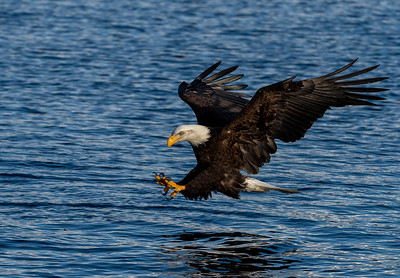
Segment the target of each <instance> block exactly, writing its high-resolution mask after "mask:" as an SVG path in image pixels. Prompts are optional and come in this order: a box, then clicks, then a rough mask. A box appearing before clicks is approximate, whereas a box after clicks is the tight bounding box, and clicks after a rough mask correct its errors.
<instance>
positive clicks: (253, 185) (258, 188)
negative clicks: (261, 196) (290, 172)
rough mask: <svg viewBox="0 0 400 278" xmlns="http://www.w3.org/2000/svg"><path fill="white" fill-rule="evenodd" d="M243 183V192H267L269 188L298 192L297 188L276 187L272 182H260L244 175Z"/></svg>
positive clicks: (285, 191)
mask: <svg viewBox="0 0 400 278" xmlns="http://www.w3.org/2000/svg"><path fill="white" fill-rule="evenodd" d="M244 185H245V188H243V189H242V191H245V192H267V191H269V190H277V191H280V192H283V193H299V191H298V190H297V189H289V188H281V187H277V186H274V185H272V184H268V183H266V182H262V181H259V180H256V179H253V178H250V177H246V181H245V184H244Z"/></svg>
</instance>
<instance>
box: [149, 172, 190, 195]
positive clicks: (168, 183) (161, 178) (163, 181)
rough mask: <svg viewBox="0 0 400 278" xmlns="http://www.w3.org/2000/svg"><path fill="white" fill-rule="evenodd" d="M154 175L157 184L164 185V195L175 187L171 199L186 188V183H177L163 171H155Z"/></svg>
mask: <svg viewBox="0 0 400 278" xmlns="http://www.w3.org/2000/svg"><path fill="white" fill-rule="evenodd" d="M154 177H155V179H156V180H155V181H156V183H157V184H159V185H162V186H164V190H163V191H164V193H162V194H163V195H167V193H168V191H169V189H170V188H173V190H174V191H173V192H172V193H171V195H170V198H169V200H171V199H172V198H174V197H175V196H176V194H178V193H179V192H180V191H182V190H185V186H184V185H179V184H176V183H175V182H173V181H172V179H171V178H169V177H166V176H165V175H164V174H163V173H160V174H157V173H154Z"/></svg>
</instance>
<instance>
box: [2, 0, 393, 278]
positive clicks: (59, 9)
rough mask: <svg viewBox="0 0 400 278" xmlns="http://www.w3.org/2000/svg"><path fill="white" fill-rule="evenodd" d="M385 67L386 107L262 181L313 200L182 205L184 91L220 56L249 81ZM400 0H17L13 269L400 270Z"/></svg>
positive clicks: (6, 68) (312, 144)
mask: <svg viewBox="0 0 400 278" xmlns="http://www.w3.org/2000/svg"><path fill="white" fill-rule="evenodd" d="M357 57H358V58H359V61H358V62H357V63H356V64H355V66H354V68H353V69H354V70H359V69H362V68H365V67H368V66H372V65H375V64H381V67H379V68H378V69H377V70H375V71H374V72H373V73H370V74H367V76H368V77H372V76H389V77H390V79H388V80H385V81H383V82H381V83H380V84H379V85H380V86H382V87H385V88H388V89H390V91H387V92H382V93H379V95H380V96H383V97H385V98H387V100H386V101H384V102H381V106H377V107H345V108H340V109H333V110H331V111H328V112H327V114H326V116H325V117H324V118H323V119H321V120H319V121H318V122H317V123H316V124H315V125H314V126H313V128H312V129H311V130H310V131H309V132H308V133H307V135H306V137H305V138H304V139H302V140H300V141H298V142H295V143H292V144H283V143H281V142H279V144H278V152H277V153H276V154H275V155H274V156H273V158H272V161H271V163H270V164H268V165H265V166H264V168H263V169H262V171H261V172H260V174H259V175H258V176H257V178H258V179H260V180H263V181H266V182H269V183H271V184H274V185H280V186H283V187H289V188H297V189H299V190H301V193H300V194H294V195H286V194H282V193H279V192H269V193H266V194H254V193H244V194H242V199H241V200H233V199H230V198H228V197H226V196H224V195H222V194H217V195H214V196H213V198H212V199H211V200H207V201H197V202H196V201H188V200H185V199H184V197H183V196H181V195H178V196H177V197H176V198H175V199H174V200H172V201H167V200H166V198H165V197H164V196H162V195H161V194H160V193H161V187H160V186H159V185H157V184H155V183H154V182H153V174H152V172H153V171H157V172H164V173H165V174H166V175H168V176H171V177H172V178H173V179H175V180H179V179H181V178H182V177H183V176H184V175H185V174H186V172H188V171H189V170H190V169H191V168H192V167H193V166H194V165H195V158H194V156H193V154H192V150H191V148H190V146H189V145H188V144H185V143H181V144H177V145H176V146H174V147H173V148H171V149H168V148H167V146H166V140H167V138H168V136H169V135H170V133H171V131H172V130H173V129H174V128H175V126H177V125H179V124H188V123H195V117H194V114H193V113H192V111H191V110H190V108H189V107H188V106H187V105H186V104H185V103H184V102H182V101H181V100H180V99H179V97H178V95H177V87H178V85H179V84H180V82H181V81H183V80H186V81H191V80H192V79H193V78H194V77H195V76H196V75H197V74H199V73H200V72H201V71H202V70H203V69H205V68H206V67H208V66H210V65H211V64H213V63H215V62H217V61H219V60H222V67H229V66H232V65H240V67H239V69H238V70H237V73H244V74H245V77H244V78H243V79H242V80H243V82H244V83H247V84H249V88H248V89H246V90H244V92H246V93H249V94H252V93H254V92H255V91H256V90H257V89H258V88H260V87H261V86H264V85H268V84H271V83H274V82H277V81H281V80H283V79H286V78H289V77H291V76H293V75H297V78H298V80H299V79H305V78H310V77H316V76H319V75H322V74H325V73H328V72H330V71H333V70H335V69H337V68H339V67H341V66H343V65H345V64H346V63H348V62H350V61H351V60H352V59H354V58H357ZM399 62H400V5H398V3H397V2H396V1H378V0H369V1H338V0H332V1H322V0H319V1H305V0H304V1H301V0H299V1H295V0H293V1H239V0H233V1H211V0H210V1H207V0H206V1H158V0H147V1H128V0H113V1H111V0H110V1H100V0H98V1H96V0H87V1H78V0H76V1H73V0H61V1H51V0H47V1H46V0H36V1H31V0H30V1H28V0H21V1H15V0H2V1H1V2H0V72H1V73H0V273H1V274H0V275H1V276H2V277H5V276H10V277H87V276H95V277H202V276H204V277H399V275H400V197H399V193H400V192H399V191H400V190H399V188H400V163H399V160H400V159H399V150H400V106H399V105H400V92H399V89H400V86H399V76H400V75H399V72H400V63H399Z"/></svg>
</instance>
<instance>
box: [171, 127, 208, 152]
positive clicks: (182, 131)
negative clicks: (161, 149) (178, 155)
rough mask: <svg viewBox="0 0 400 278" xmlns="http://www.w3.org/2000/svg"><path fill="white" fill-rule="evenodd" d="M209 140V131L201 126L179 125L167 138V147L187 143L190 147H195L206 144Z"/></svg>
mask: <svg viewBox="0 0 400 278" xmlns="http://www.w3.org/2000/svg"><path fill="white" fill-rule="evenodd" d="M209 138H210V129H209V128H208V127H206V126H203V125H180V126H178V127H177V128H175V129H174V131H173V132H172V135H171V137H169V138H168V147H171V146H172V145H173V144H175V143H176V142H180V141H188V142H189V143H190V144H191V145H192V146H194V147H197V146H198V145H200V144H203V143H205V142H207V140H208V139H209Z"/></svg>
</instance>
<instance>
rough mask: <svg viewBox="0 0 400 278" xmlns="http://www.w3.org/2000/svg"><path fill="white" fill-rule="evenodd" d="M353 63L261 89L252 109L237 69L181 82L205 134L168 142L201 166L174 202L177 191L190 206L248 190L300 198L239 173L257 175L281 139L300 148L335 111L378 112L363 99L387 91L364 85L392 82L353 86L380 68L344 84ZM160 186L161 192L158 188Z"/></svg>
mask: <svg viewBox="0 0 400 278" xmlns="http://www.w3.org/2000/svg"><path fill="white" fill-rule="evenodd" d="M355 62H356V60H354V61H352V62H351V63H349V64H348V65H346V66H344V67H342V68H340V69H338V70H336V71H334V72H332V73H330V74H326V75H324V76H321V77H317V78H312V79H307V80H303V81H294V77H292V78H289V79H286V80H284V81H281V82H278V83H276V84H273V85H270V86H266V87H263V88H261V89H259V90H258V91H257V92H256V93H255V95H254V96H253V97H252V98H251V100H250V101H248V100H247V99H246V98H248V97H249V96H248V95H245V94H239V93H233V92H231V91H233V90H238V89H243V88H245V87H247V86H246V85H229V83H231V82H233V81H236V80H238V79H240V78H241V77H242V76H243V75H233V76H230V77H225V76H226V75H227V74H229V73H231V72H233V71H234V70H235V69H236V68H237V66H235V67H230V68H228V69H225V70H223V71H221V72H219V73H216V74H214V75H212V76H210V77H207V76H208V75H210V74H211V73H212V72H213V71H214V70H215V69H216V68H217V67H218V66H219V64H220V62H218V63H216V64H215V65H213V66H211V67H210V68H208V69H207V70H205V71H204V72H203V73H201V74H200V75H199V76H198V77H197V78H196V79H195V80H194V81H193V82H191V83H190V84H187V83H185V82H183V83H182V84H181V85H180V86H179V96H180V97H181V98H182V99H183V100H184V101H185V102H186V103H187V104H188V105H189V106H190V107H191V108H192V110H193V111H194V112H195V114H196V117H197V121H198V124H199V125H201V126H197V125H190V126H180V127H178V128H177V129H176V130H174V132H173V134H172V136H171V137H170V139H169V141H168V144H169V145H172V144H174V143H175V142H178V141H183V140H187V141H189V142H190V143H191V144H192V147H193V150H194V153H195V155H196V159H197V166H196V167H195V168H194V169H193V170H192V171H190V172H189V173H188V175H187V176H186V177H185V178H184V179H183V180H182V181H180V182H178V183H177V184H175V183H174V184H175V185H177V186H179V185H180V186H181V187H179V188H180V189H179V190H178V189H176V190H175V193H173V196H175V194H176V193H177V192H179V191H180V192H181V193H182V194H183V195H184V196H185V197H187V198H189V199H199V198H200V199H202V198H204V199H207V198H208V197H210V196H211V193H212V192H216V191H219V192H222V193H224V194H226V195H228V196H231V197H233V198H239V192H240V191H242V190H250V191H267V190H271V189H274V190H279V191H282V192H286V193H293V192H296V190H293V189H284V188H278V187H274V186H271V185H268V184H265V183H262V182H259V181H257V180H254V179H252V178H249V177H247V176H245V175H243V174H241V173H240V171H241V170H244V171H245V172H247V173H249V174H257V173H258V172H259V168H260V167H262V166H263V165H264V163H266V162H269V161H270V155H271V154H273V153H275V152H276V150H277V147H276V144H275V140H276V139H279V140H281V141H283V142H294V141H296V140H299V139H300V138H302V137H303V136H304V135H305V133H306V132H307V130H308V129H309V128H310V127H311V126H312V125H313V124H314V122H315V121H316V120H317V119H318V118H321V117H322V116H323V115H324V113H325V111H326V110H328V109H330V108H331V107H341V106H346V105H375V104H374V103H372V102H370V101H371V100H383V98H382V97H379V96H374V95H368V94H364V93H370V92H380V91H385V90H386V89H382V88H371V87H362V86H361V87H360V86H358V85H364V84H368V83H374V82H378V81H381V80H384V79H386V77H377V78H366V79H358V80H357V79H356V80H348V79H350V78H353V77H357V76H359V75H361V74H364V73H367V72H369V71H372V70H373V69H375V68H377V67H378V66H373V67H369V68H366V69H363V70H360V71H356V72H353V73H349V74H344V75H339V76H338V74H340V73H342V72H343V71H345V70H347V69H348V68H350V67H351V66H352V65H353V64H354V63H355ZM159 183H161V184H163V183H162V181H161V182H160V180H159ZM165 183H166V182H165ZM172 183H173V182H172ZM164 185H165V184H164ZM166 186H167V185H166ZM172 187H173V186H172Z"/></svg>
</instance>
